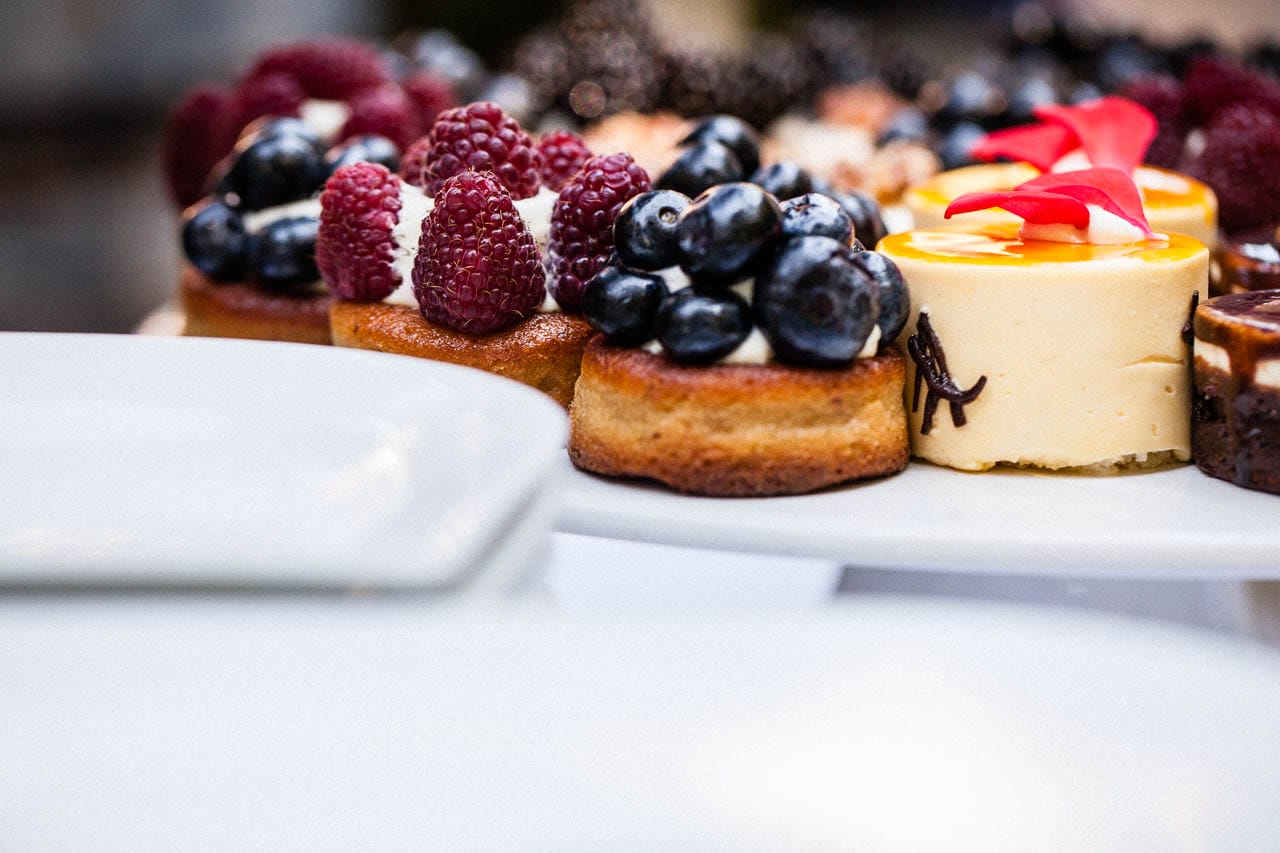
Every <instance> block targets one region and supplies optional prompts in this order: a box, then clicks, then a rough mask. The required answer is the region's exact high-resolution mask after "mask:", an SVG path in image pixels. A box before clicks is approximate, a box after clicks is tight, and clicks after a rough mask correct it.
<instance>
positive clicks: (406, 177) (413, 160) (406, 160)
mask: <svg viewBox="0 0 1280 853" xmlns="http://www.w3.org/2000/svg"><path fill="white" fill-rule="evenodd" d="M430 153H431V137H430V136H424V137H422V138H420V139H416V140H414V141H413V142H411V143H410V144H409V147H408V148H406V149H404V153H403V154H401V155H400V178H401V179H402V180H403V181H404V182H405V183H406V184H412V185H413V186H415V187H426V185H427V155H428V154H430Z"/></svg>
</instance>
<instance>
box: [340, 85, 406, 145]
mask: <svg viewBox="0 0 1280 853" xmlns="http://www.w3.org/2000/svg"><path fill="white" fill-rule="evenodd" d="M350 106H351V115H350V116H349V117H348V118H347V121H346V123H345V124H343V125H342V129H341V130H340V131H338V139H339V140H345V139H350V138H351V137H353V136H362V135H364V134H374V135H376V136H385V137H386V138H387V139H390V140H391V141H392V142H394V143H395V144H396V145H398V146H400V147H401V148H404V147H405V146H406V145H408V144H409V143H411V142H412V141H413V140H414V139H416V138H417V137H418V136H419V134H420V131H421V126H420V125H419V124H418V111H417V109H416V108H415V107H414V104H413V101H412V100H410V99H409V97H408V95H406V94H405V93H404V92H403V91H402V90H401V89H400V87H399V86H394V85H391V86H379V87H378V88H377V89H369V90H368V91H365V92H361V93H360V94H358V95H356V96H355V97H354V98H352V99H351V102H350Z"/></svg>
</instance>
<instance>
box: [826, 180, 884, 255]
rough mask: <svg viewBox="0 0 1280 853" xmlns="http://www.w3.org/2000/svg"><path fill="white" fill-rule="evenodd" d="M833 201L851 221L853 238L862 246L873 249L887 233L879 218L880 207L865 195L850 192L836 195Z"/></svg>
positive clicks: (855, 191) (853, 191)
mask: <svg viewBox="0 0 1280 853" xmlns="http://www.w3.org/2000/svg"><path fill="white" fill-rule="evenodd" d="M834 198H835V200H836V201H838V202H840V206H841V207H843V208H844V212H845V213H847V214H849V218H850V219H852V220H853V236H854V237H856V238H858V242H859V243H861V244H862V245H864V246H870V247H871V248H873V249H874V248H875V246H876V244H877V243H879V242H880V241H881V240H883V239H884V236H885V235H886V234H888V233H889V229H887V228H885V226H884V220H883V219H881V218H880V205H879V204H878V203H877V202H876V200H875V199H873V198H872V197H871V196H869V195H867V194H866V193H862V192H858V191H857V190H850V191H849V192H843V193H837V194H836V195H835V196H834Z"/></svg>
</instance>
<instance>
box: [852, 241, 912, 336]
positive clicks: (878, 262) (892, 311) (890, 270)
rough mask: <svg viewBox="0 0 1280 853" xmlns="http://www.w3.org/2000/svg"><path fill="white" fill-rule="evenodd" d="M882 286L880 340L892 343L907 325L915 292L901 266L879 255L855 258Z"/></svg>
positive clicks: (870, 253)
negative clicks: (909, 287)
mask: <svg viewBox="0 0 1280 853" xmlns="http://www.w3.org/2000/svg"><path fill="white" fill-rule="evenodd" d="M854 262H855V263H857V264H858V266H860V267H862V268H863V269H864V270H866V271H867V273H868V274H869V275H870V276H871V277H872V278H873V279H875V281H876V284H878V285H880V318H879V320H877V323H878V324H879V326H880V340H881V341H882V342H884V343H886V344H887V343H889V342H891V341H894V340H896V339H897V337H898V335H899V334H901V333H902V330H903V328H905V327H906V325H907V315H909V314H910V313H911V293H910V292H909V291H908V290H907V282H906V279H904V278H903V277H902V271H901V270H899V269H898V265H897V264H895V263H894V262H893V261H891V260H889V258H887V257H886V256H884V255H882V254H880V253H879V252H863V253H861V254H857V255H855V257H854Z"/></svg>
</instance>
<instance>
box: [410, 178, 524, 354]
mask: <svg viewBox="0 0 1280 853" xmlns="http://www.w3.org/2000/svg"><path fill="white" fill-rule="evenodd" d="M545 282H546V274H545V273H544V272H543V270H542V260H541V258H539V257H538V247H537V245H536V244H535V243H534V241H533V235H532V234H530V233H529V229H528V228H527V227H525V224H524V220H523V219H521V218H520V214H519V213H518V212H517V211H516V206H515V203H514V202H513V201H512V200H511V195H510V193H508V192H507V189H506V187H504V186H503V185H502V184H501V182H499V181H498V180H497V178H496V177H495V176H494V175H493V174H491V173H488V172H462V173H461V174H458V175H454V176H453V177H451V178H449V179H448V180H446V181H445V182H444V186H443V187H441V189H440V192H438V193H437V194H436V203H435V207H433V208H432V209H431V213H430V215H428V216H427V220H426V222H425V223H424V224H423V226H422V239H421V240H420V242H419V244H418V257H417V258H416V259H415V260H414V263H413V294H414V296H415V297H417V300H418V305H419V308H420V310H421V311H422V316H423V317H425V318H426V319H427V320H430V321H431V322H433V323H441V324H443V325H445V326H448V327H450V328H452V329H457V330H459V331H462V332H469V333H472V334H484V333H485V332H494V331H497V330H498V329H502V328H504V327H506V326H510V325H512V324H514V323H516V322H518V321H519V320H521V319H523V318H524V317H526V316H527V315H529V314H530V313H532V312H533V311H535V310H537V308H538V306H540V305H541V304H542V302H543V300H544V299H545V297H546V287H545Z"/></svg>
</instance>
